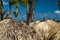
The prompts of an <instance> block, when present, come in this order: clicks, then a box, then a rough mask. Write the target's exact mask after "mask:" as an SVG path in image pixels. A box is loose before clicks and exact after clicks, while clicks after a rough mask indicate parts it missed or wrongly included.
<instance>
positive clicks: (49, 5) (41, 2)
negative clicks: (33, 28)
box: [4, 0, 60, 21]
mask: <svg viewBox="0 0 60 40" xmlns="http://www.w3.org/2000/svg"><path fill="white" fill-rule="evenodd" d="M8 1H9V0H4V10H8V11H9V5H8ZM19 8H20V10H21V13H22V15H23V18H24V19H22V18H21V16H20V14H19V15H18V17H17V18H16V17H15V16H14V14H12V17H13V18H14V19H16V20H19V21H20V20H26V10H25V7H23V6H22V5H20V6H19ZM14 9H15V7H14V6H12V13H13V12H14ZM44 17H45V18H46V19H48V18H49V17H50V18H51V19H55V20H56V21H60V11H59V8H58V0H55V1H54V0H53V1H52V0H38V3H37V4H36V9H35V10H34V20H43V18H44Z"/></svg>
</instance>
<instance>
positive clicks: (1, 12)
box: [0, 0, 3, 21]
mask: <svg viewBox="0 0 60 40" xmlns="http://www.w3.org/2000/svg"><path fill="white" fill-rule="evenodd" d="M0 17H1V21H2V20H3V0H0Z"/></svg>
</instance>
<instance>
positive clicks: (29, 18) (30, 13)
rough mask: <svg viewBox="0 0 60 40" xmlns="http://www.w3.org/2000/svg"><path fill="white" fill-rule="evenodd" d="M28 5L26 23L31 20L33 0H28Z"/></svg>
mask: <svg viewBox="0 0 60 40" xmlns="http://www.w3.org/2000/svg"><path fill="white" fill-rule="evenodd" d="M29 5H30V9H29V13H28V14H27V25H29V23H30V22H31V21H32V16H33V5H34V0H30V1H29Z"/></svg>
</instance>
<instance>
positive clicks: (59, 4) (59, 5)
mask: <svg viewBox="0 0 60 40" xmlns="http://www.w3.org/2000/svg"><path fill="white" fill-rule="evenodd" d="M58 7H59V10H60V0H58Z"/></svg>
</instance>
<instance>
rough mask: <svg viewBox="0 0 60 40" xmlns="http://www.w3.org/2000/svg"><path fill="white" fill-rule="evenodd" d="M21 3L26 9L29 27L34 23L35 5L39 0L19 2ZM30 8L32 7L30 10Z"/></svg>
mask: <svg viewBox="0 0 60 40" xmlns="http://www.w3.org/2000/svg"><path fill="white" fill-rule="evenodd" d="M19 2H20V3H21V4H22V5H24V6H25V7H26V15H27V25H29V23H30V22H31V21H32V16H33V11H34V4H35V2H37V0H19ZM28 6H30V8H29V10H28Z"/></svg>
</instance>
